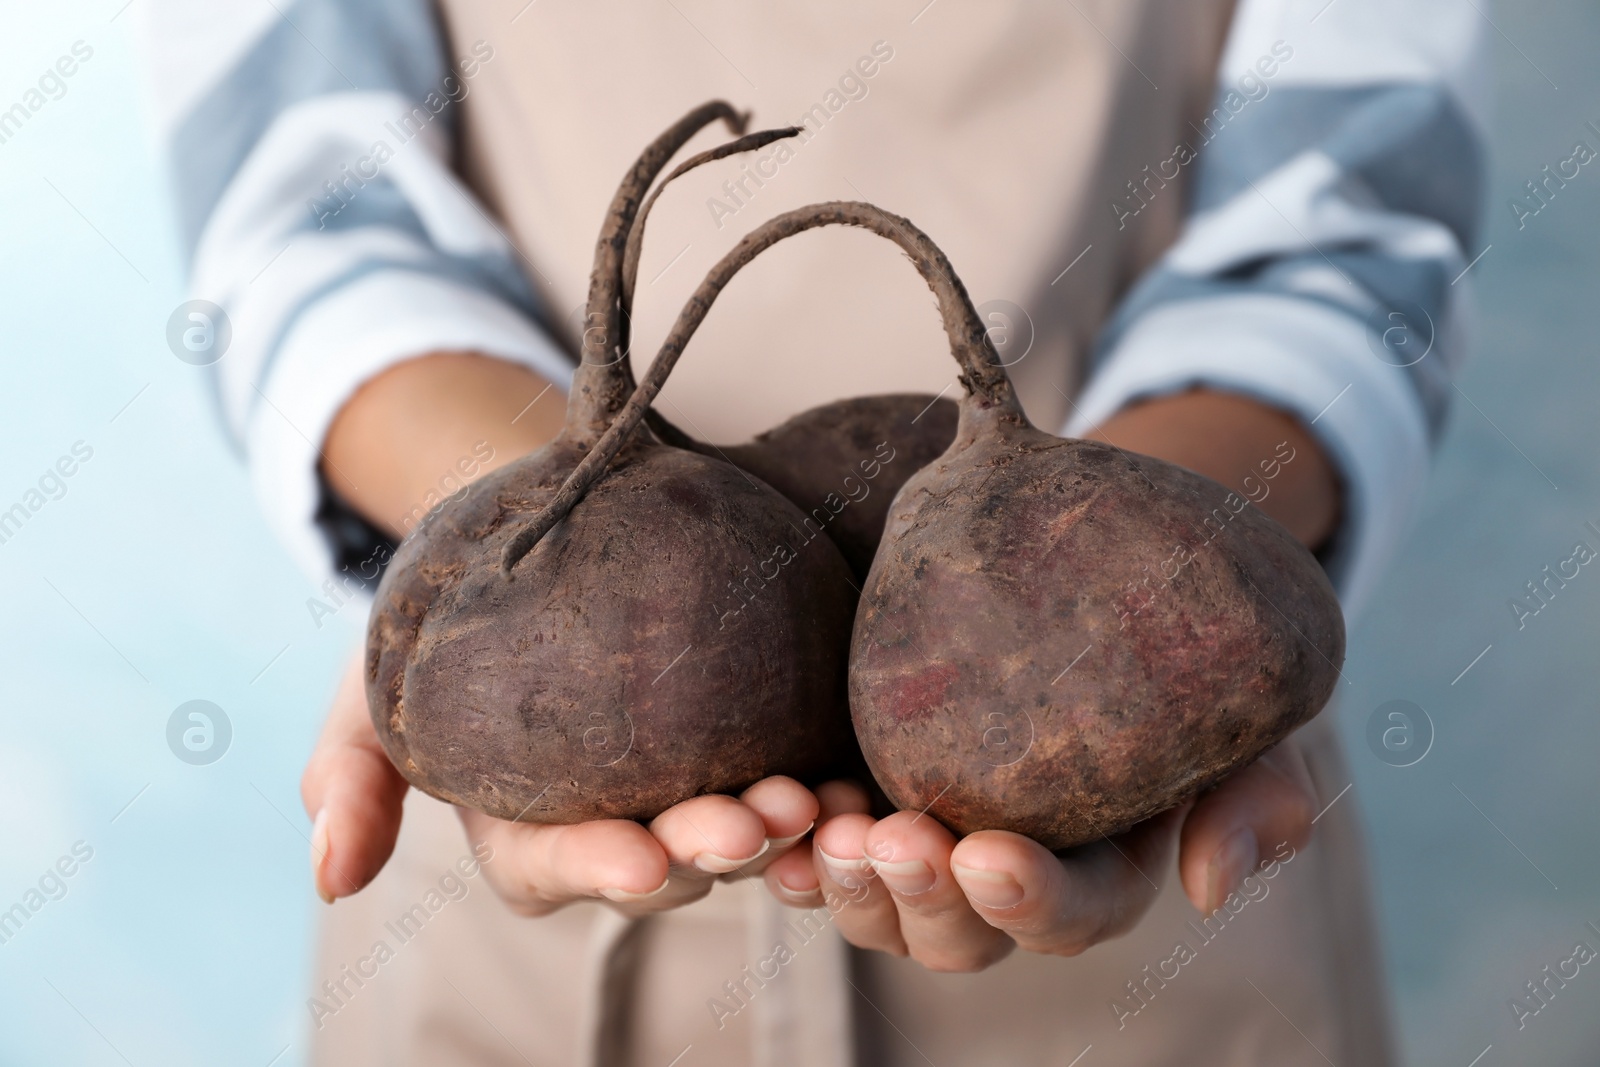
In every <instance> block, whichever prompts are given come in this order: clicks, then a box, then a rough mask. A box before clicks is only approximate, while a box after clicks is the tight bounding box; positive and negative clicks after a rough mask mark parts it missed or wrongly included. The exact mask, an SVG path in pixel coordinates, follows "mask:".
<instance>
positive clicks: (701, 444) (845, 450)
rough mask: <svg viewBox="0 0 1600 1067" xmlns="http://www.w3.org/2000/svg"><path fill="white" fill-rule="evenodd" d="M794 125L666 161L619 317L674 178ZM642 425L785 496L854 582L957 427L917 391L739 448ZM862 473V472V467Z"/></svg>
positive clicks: (655, 419)
mask: <svg viewBox="0 0 1600 1067" xmlns="http://www.w3.org/2000/svg"><path fill="white" fill-rule="evenodd" d="M800 132H801V128H800V127H798V126H787V127H782V128H779V129H772V130H761V131H758V132H756V133H752V134H747V135H745V136H743V137H740V138H738V139H736V140H733V141H729V142H727V143H726V144H722V145H718V146H717V147H715V148H712V149H708V150H707V151H704V152H701V153H699V154H698V155H695V156H691V157H690V158H689V159H686V160H684V161H683V162H682V163H680V164H679V165H678V166H676V167H674V168H673V169H672V171H671V173H669V174H668V175H667V176H666V177H665V178H663V179H662V180H661V183H660V184H659V185H657V186H656V187H655V188H654V189H653V190H652V191H651V193H650V195H649V197H647V198H646V199H645V201H644V203H643V204H642V205H641V206H640V208H639V213H638V216H637V217H636V218H635V220H634V223H633V228H632V230H631V231H630V232H629V234H628V239H627V247H626V250H625V252H624V254H623V261H622V309H623V315H624V318H623V322H624V324H625V328H626V323H627V322H628V321H629V316H631V313H632V310H633V296H634V291H635V283H636V281H637V279H638V275H639V256H640V253H641V251H642V249H643V246H644V233H645V228H646V223H647V221H648V219H649V217H650V211H651V209H652V208H654V207H655V204H656V201H657V200H658V199H660V197H661V193H662V191H663V190H664V189H666V187H667V186H668V185H670V184H671V183H672V182H673V181H674V180H676V179H677V178H679V177H681V176H682V175H684V174H687V173H688V172H689V171H691V170H694V169H695V168H697V167H700V166H703V165H704V164H707V163H711V162H714V161H716V160H719V159H726V158H727V157H728V156H731V155H735V154H737V153H740V152H751V151H754V150H756V149H758V148H761V147H763V146H765V145H768V144H771V143H772V142H774V141H780V140H783V139H785V138H789V137H794V136H796V135H798V134H799V133H800ZM645 418H646V421H647V422H648V423H649V425H650V428H651V429H652V430H653V431H655V433H656V434H657V435H658V436H659V437H661V439H662V440H664V441H666V442H667V443H669V444H673V445H677V446H678V447H679V448H687V449H690V450H692V451H695V452H699V453H700V454H701V455H706V456H717V457H718V458H721V459H725V460H727V461H728V462H730V463H732V464H734V465H735V466H737V467H739V468H740V469H741V470H744V471H748V472H749V473H751V474H754V475H755V476H756V477H757V478H760V479H761V480H762V481H764V482H766V483H767V484H768V485H770V486H772V487H773V488H774V489H776V490H777V491H778V492H780V493H782V494H783V495H784V496H785V497H788V498H789V500H790V501H792V502H793V503H794V504H795V505H797V506H798V507H799V508H800V510H801V511H803V512H805V513H806V515H807V517H808V518H810V519H811V522H810V523H808V524H807V530H813V529H817V528H820V529H822V530H824V531H825V532H826V533H827V534H828V536H829V538H830V539H832V541H833V543H834V544H835V545H837V546H838V548H839V551H840V552H842V553H844V558H845V560H846V562H848V563H849V564H850V569H851V570H852V571H854V572H855V575H856V578H857V580H858V581H860V580H864V579H865V578H866V576H867V570H868V568H869V567H871V566H872V556H873V553H874V552H876V551H877V548H878V538H879V537H880V536H881V535H882V533H883V527H884V522H885V520H886V519H887V518H888V515H889V502H890V501H891V500H893V499H894V494H895V493H896V492H898V491H899V489H900V486H902V485H904V484H905V481H906V479H907V478H909V477H911V475H912V474H913V473H915V472H916V471H917V470H918V468H920V467H922V466H923V465H924V464H927V463H929V462H930V461H932V460H933V459H934V457H936V456H938V455H939V454H940V453H941V452H943V451H944V450H945V448H947V447H948V446H949V444H950V442H951V440H952V439H954V437H955V433H956V405H955V403H954V402H952V401H949V400H944V399H941V398H939V397H934V396H928V395H925V394H921V393H898V394H892V395H887V396H867V397H854V398H850V399H845V400H837V401H834V402H832V403H829V404H823V405H820V406H818V407H815V408H812V409H810V410H809V411H804V412H802V413H800V414H799V415H796V416H795V417H794V418H792V419H790V420H788V421H787V422H785V423H783V424H782V425H781V426H778V427H776V428H774V429H772V430H768V431H767V432H766V433H763V434H761V435H759V436H758V437H756V438H755V439H754V440H753V441H749V442H747V443H745V444H742V445H728V446H718V445H714V444H710V443H708V442H705V441H699V440H697V439H695V438H693V437H691V436H690V435H688V434H686V433H684V432H683V431H682V430H680V429H678V428H677V427H676V426H674V425H672V423H671V422H669V421H668V420H667V419H666V418H665V417H664V416H663V415H661V414H660V413H659V412H658V411H656V410H655V409H654V408H651V409H650V411H649V412H647V413H646V416H645ZM869 472H870V473H869Z"/></svg>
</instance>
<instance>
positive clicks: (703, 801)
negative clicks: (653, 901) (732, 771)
mask: <svg viewBox="0 0 1600 1067" xmlns="http://www.w3.org/2000/svg"><path fill="white" fill-rule="evenodd" d="M794 821H795V820H793V819H791V820H790V823H789V825H791V826H792V825H793V822H794ZM807 821H809V820H807ZM802 825H803V824H802ZM650 832H651V834H653V835H654V836H655V838H656V840H657V841H659V842H660V843H661V847H662V848H663V849H665V850H666V854H667V858H668V859H670V860H671V861H672V862H673V863H674V864H676V865H678V866H680V867H685V868H688V869H689V870H691V871H695V872H698V873H700V874H702V875H705V876H707V878H708V879H709V878H710V877H712V876H715V875H719V874H730V873H732V872H734V871H737V870H739V869H740V868H742V867H744V866H745V865H746V864H749V863H751V862H753V861H754V860H756V859H758V858H760V857H762V856H764V855H766V853H767V851H768V849H769V848H770V847H771V846H770V845H769V844H768V842H767V828H766V823H765V822H764V821H763V819H762V817H761V816H760V814H758V813H757V812H756V811H755V809H753V808H751V807H748V806H747V805H745V804H743V803H741V802H740V801H739V800H737V799H735V798H733V797H726V796H718V795H710V796H702V797H695V798H694V799H692V800H686V801H684V802H683V803H681V804H674V805H673V806H672V807H670V808H668V809H667V810H666V811H664V812H662V813H661V814H660V815H657V816H656V817H655V818H654V819H653V820H651V822H650Z"/></svg>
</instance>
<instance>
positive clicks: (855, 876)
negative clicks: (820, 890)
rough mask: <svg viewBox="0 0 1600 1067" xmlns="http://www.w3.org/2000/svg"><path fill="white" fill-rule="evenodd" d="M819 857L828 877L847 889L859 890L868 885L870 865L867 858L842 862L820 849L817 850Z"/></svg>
mask: <svg viewBox="0 0 1600 1067" xmlns="http://www.w3.org/2000/svg"><path fill="white" fill-rule="evenodd" d="M817 855H819V856H821V857H822V866H823V869H824V870H826V871H827V872H828V877H829V878H831V879H833V880H834V881H835V882H838V883H839V884H840V885H842V886H844V887H845V888H846V889H858V888H860V887H861V886H863V885H866V884H867V879H866V870H867V867H868V863H867V860H866V859H865V858H862V857H857V858H856V859H853V860H842V859H840V858H839V857H837V856H830V855H828V854H827V853H826V852H824V851H822V849H820V848H819V849H817Z"/></svg>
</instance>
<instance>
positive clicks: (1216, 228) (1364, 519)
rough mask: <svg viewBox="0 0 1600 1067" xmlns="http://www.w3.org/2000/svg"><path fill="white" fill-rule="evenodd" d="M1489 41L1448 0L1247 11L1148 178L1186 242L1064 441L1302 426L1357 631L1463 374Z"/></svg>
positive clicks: (1476, 19)
mask: <svg viewBox="0 0 1600 1067" xmlns="http://www.w3.org/2000/svg"><path fill="white" fill-rule="evenodd" d="M1484 29H1485V26H1484V21H1483V16H1482V15H1481V14H1480V13H1479V12H1478V11H1476V10H1475V9H1474V7H1473V5H1471V4H1460V3H1456V2H1454V0H1334V2H1333V3H1331V4H1330V3H1328V0H1242V2H1241V3H1240V5H1239V9H1238V12H1237V14H1236V15H1235V20H1234V25H1233V28H1232V31H1231V34H1230V38H1229V42H1228V45H1227V48H1226V50H1225V53H1224V56H1223V59H1222V62H1221V65H1220V68H1219V70H1218V78H1217V93H1216V98H1215V103H1214V106H1213V110H1212V111H1211V113H1210V114H1209V115H1208V116H1207V117H1206V118H1205V119H1204V120H1203V121H1202V122H1201V123H1200V124H1198V125H1197V126H1196V127H1195V128H1194V137H1193V138H1192V139H1190V140H1189V141H1187V142H1186V143H1185V144H1184V145H1182V146H1180V150H1179V151H1175V154H1174V157H1173V159H1172V160H1171V161H1168V162H1167V163H1165V164H1164V166H1165V167H1166V168H1167V170H1165V171H1162V172H1161V173H1160V174H1158V179H1159V178H1162V177H1164V178H1167V179H1170V178H1172V177H1173V176H1175V175H1176V174H1177V173H1178V172H1179V171H1180V170H1182V169H1184V168H1193V175H1192V178H1191V185H1190V189H1191V191H1192V199H1191V203H1190V207H1189V215H1188V218H1187V220H1186V222H1185V225H1184V229H1183V231H1182V232H1181V234H1180V236H1179V239H1178V241H1177V242H1176V244H1174V246H1173V247H1172V248H1171V249H1169V250H1168V252H1167V253H1166V255H1165V256H1164V257H1163V258H1162V259H1161V260H1160V261H1159V262H1158V263H1157V264H1156V265H1155V267H1154V268H1153V269H1152V270H1151V271H1150V272H1149V273H1148V275H1147V276H1145V277H1144V278H1142V279H1141V280H1140V282H1139V283H1138V284H1137V285H1136V286H1135V287H1134V289H1133V290H1132V291H1131V292H1130V293H1129V295H1128V297H1127V298H1126V299H1125V300H1124V302H1123V303H1122V305H1121V307H1120V308H1119V309H1118V311H1117V313H1116V314H1115V315H1114V316H1113V318H1112V320H1111V321H1110V323H1109V324H1108V325H1107V328H1106V330H1105V331H1104V333H1103V334H1102V336H1101V338H1100V340H1099V342H1098V343H1097V346H1096V351H1095V354H1094V358H1093V361H1092V366H1091V374H1090V379H1089V382H1088V385H1087V387H1086V390H1085V394H1084V396H1083V398H1082V399H1081V401H1080V402H1079V411H1078V414H1077V415H1076V416H1075V418H1074V419H1073V421H1072V423H1071V424H1070V425H1069V426H1068V427H1067V431H1068V432H1069V433H1074V434H1082V433H1085V432H1087V431H1088V430H1089V429H1090V428H1092V427H1093V426H1096V425H1098V424H1099V423H1100V422H1102V421H1104V420H1105V419H1106V418H1108V417H1110V416H1111V415H1112V414H1114V413H1115V412H1116V411H1117V410H1118V409H1120V408H1121V407H1123V406H1124V405H1126V404H1128V403H1130V402H1132V401H1135V400H1138V399H1142V398H1147V397H1152V396H1160V395H1165V394H1171V393H1175V392H1180V391H1182V390H1185V389H1189V388H1193V387H1196V386H1206V387H1211V388H1216V389H1221V390H1227V391H1231V392H1236V393H1242V394H1246V395H1249V396H1253V397H1256V398H1258V399H1260V400H1262V401H1263V402H1265V403H1268V404H1271V405H1273V406H1275V407H1278V408H1281V409H1283V410H1285V411H1288V412H1290V413H1292V414H1294V415H1297V416H1299V418H1300V419H1301V421H1302V422H1303V423H1304V424H1305V425H1306V426H1307V427H1308V428H1309V430H1310V431H1311V432H1312V433H1313V434H1314V435H1315V436H1316V437H1317V439H1318V441H1319V443H1320V444H1321V445H1322V446H1323V447H1324V448H1325V449H1326V450H1327V452H1328V455H1329V456H1330V457H1331V458H1332V460H1333V461H1334V462H1335V464H1336V465H1337V466H1338V468H1339V471H1340V474H1341V476H1342V479H1343V482H1344V489H1345V495H1344V512H1343V520H1342V523H1341V527H1340V529H1339V531H1338V532H1337V533H1336V535H1335V537H1334V539H1333V541H1332V543H1331V544H1330V546H1329V548H1328V550H1327V552H1326V553H1325V563H1326V565H1327V567H1328V570H1329V574H1330V577H1331V578H1332V579H1333V580H1334V583H1335V585H1336V586H1337V587H1338V588H1339V590H1340V594H1341V598H1342V599H1343V602H1344V605H1345V610H1346V613H1347V615H1351V616H1353V615H1355V614H1357V613H1359V611H1360V608H1361V606H1362V605H1363V604H1364V603H1365V602H1366V600H1367V598H1368V597H1369V596H1370V595H1371V593H1372V590H1373V588H1374V586H1375V585H1376V582H1377V580H1378V578H1379V577H1380V575H1381V573H1382V570H1383V568H1384V566H1385V565H1386V564H1387V562H1388V561H1389V560H1390V559H1391V558H1392V557H1393V556H1394V554H1395V552H1396V551H1397V549H1398V548H1399V546H1400V543H1401V541H1402V539H1403V538H1404V536H1405V535H1406V533H1407V532H1408V531H1409V529H1410V527H1411V525H1412V523H1413V522H1414V520H1415V517H1416V511H1417V507H1418V504H1419V503H1420V497H1421V492H1422V487H1423V484H1424V482H1425V480H1426V476H1427V471H1428V464H1429V450H1430V445H1431V443H1432V442H1434V441H1436V440H1437V439H1438V436H1439V433H1440V431H1441V428H1442V424H1443V420H1444V416H1445V414H1446V412H1447V410H1448V407H1449V399H1450V395H1451V393H1452V391H1453V377H1454V374H1455V373H1456V371H1457V369H1458V368H1459V366H1460V363H1461V360H1462V358H1463V355H1464V349H1465V344H1466V340H1467V333H1468V325H1469V322H1470V317H1471V308H1470V298H1469V296H1468V286H1469V285H1470V279H1468V278H1466V277H1464V275H1465V273H1466V270H1467V267H1468V265H1469V263H1470V261H1471V257H1472V256H1474V255H1476V254H1477V252H1478V251H1479V250H1478V249H1476V248H1474V247H1473V241H1474V240H1475V233H1476V230H1477V225H1478V220H1479V215H1480V209H1481V203H1482V199H1483V198H1482V186H1483V183H1484V181H1485V164H1484V158H1483V147H1482V145H1483V132H1484V130H1485V128H1486V102H1485V99H1484V90H1483V86H1482V81H1481V78H1480V74H1481V72H1482V71H1483V70H1484V65H1485V60H1484V56H1483V43H1484ZM1158 170H1160V168H1158ZM1143 206H1144V204H1143V202H1142V198H1141V197H1140V196H1139V195H1138V193H1137V192H1136V191H1135V192H1130V194H1129V196H1128V198H1127V202H1126V203H1124V204H1122V205H1120V206H1119V207H1118V208H1116V209H1114V210H1115V211H1116V212H1117V213H1118V216H1119V218H1125V217H1131V216H1133V215H1137V214H1138V213H1139V211H1141V210H1142V209H1143Z"/></svg>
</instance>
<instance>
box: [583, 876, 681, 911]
mask: <svg viewBox="0 0 1600 1067" xmlns="http://www.w3.org/2000/svg"><path fill="white" fill-rule="evenodd" d="M670 881H672V877H671V876H670V875H669V876H668V877H666V878H663V879H662V880H661V884H660V885H658V886H656V887H655V888H654V889H652V890H650V892H648V893H630V892H628V891H627V890H626V889H602V890H600V895H601V896H603V897H605V898H606V899H607V900H614V901H616V902H617V903H618V904H633V903H636V902H638V901H641V900H649V899H650V898H651V897H653V896H655V895H656V894H657V893H659V892H661V891H662V890H663V889H665V888H667V883H668V882H670Z"/></svg>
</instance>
